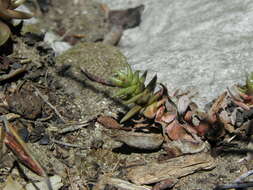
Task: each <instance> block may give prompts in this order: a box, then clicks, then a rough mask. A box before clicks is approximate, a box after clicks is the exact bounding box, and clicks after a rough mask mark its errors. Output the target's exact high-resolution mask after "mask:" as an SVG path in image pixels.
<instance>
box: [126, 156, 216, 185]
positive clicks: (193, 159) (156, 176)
mask: <svg viewBox="0 0 253 190" xmlns="http://www.w3.org/2000/svg"><path fill="white" fill-rule="evenodd" d="M214 167H215V162H214V159H213V158H212V157H211V156H210V154H208V153H199V154H194V155H185V156H182V157H177V158H173V159H170V160H168V161H166V162H164V163H157V162H153V163H150V164H147V165H145V166H137V167H134V168H130V169H128V171H127V178H128V179H129V180H130V181H132V182H133V183H135V184H138V185H142V184H152V183H157V182H160V181H162V180H165V179H172V180H173V179H174V180H177V179H178V178H180V177H183V176H186V175H189V174H192V173H195V172H197V171H200V170H210V169H213V168H214Z"/></svg>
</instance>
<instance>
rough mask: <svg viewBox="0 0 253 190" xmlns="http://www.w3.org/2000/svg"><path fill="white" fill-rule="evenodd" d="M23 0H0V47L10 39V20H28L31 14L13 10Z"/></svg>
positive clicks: (23, 0)
mask: <svg viewBox="0 0 253 190" xmlns="http://www.w3.org/2000/svg"><path fill="white" fill-rule="evenodd" d="M24 2H25V0H0V46H1V45H3V44H4V43H5V42H6V41H7V40H8V39H9V37H10V35H11V30H10V28H9V26H8V24H9V21H10V20H11V19H29V18H31V17H32V15H31V14H29V13H25V12H21V11H18V10H14V9H16V8H17V7H19V6H20V5H21V4H23V3H24Z"/></svg>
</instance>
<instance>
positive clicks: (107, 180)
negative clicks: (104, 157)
mask: <svg viewBox="0 0 253 190" xmlns="http://www.w3.org/2000/svg"><path fill="white" fill-rule="evenodd" d="M106 185H111V186H113V187H116V188H117V189H124V190H151V187H147V186H140V185H135V184H133V183H130V182H128V181H125V180H122V179H119V178H113V177H108V176H106V175H105V176H103V177H101V178H100V180H99V182H98V183H97V184H96V185H95V187H94V188H93V190H104V189H105V187H106Z"/></svg>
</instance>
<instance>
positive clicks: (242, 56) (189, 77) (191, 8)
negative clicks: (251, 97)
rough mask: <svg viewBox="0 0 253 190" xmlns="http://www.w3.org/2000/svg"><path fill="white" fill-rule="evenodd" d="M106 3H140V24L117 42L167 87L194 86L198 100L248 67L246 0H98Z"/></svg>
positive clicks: (250, 38)
mask: <svg viewBox="0 0 253 190" xmlns="http://www.w3.org/2000/svg"><path fill="white" fill-rule="evenodd" d="M100 1H102V2H104V3H108V5H109V6H110V8H112V9H119V8H122V9H123V8H128V7H135V6H137V5H139V4H144V5H145V10H144V13H143V17H142V23H141V25H140V27H138V28H135V29H131V30H127V31H125V32H124V34H123V37H122V39H121V42H120V47H121V48H122V50H123V52H124V54H125V55H126V56H127V58H128V60H129V63H130V64H132V65H134V68H135V69H141V70H145V69H148V70H149V71H150V73H151V75H150V77H151V76H152V75H154V74H155V73H157V74H158V78H159V79H160V81H161V82H163V83H166V84H167V86H168V88H169V89H170V92H171V91H175V89H177V88H180V89H196V90H197V91H198V92H199V95H198V97H196V99H197V101H198V104H201V105H202V106H203V104H205V103H207V102H209V101H211V99H213V98H215V97H216V96H217V95H219V94H220V93H221V92H222V91H224V90H225V88H226V87H227V86H230V85H232V84H234V83H238V82H243V81H244V80H245V72H249V71H253V64H252V61H253V54H252V53H251V52H252V47H253V46H252V43H253V33H252V32H253V27H252V26H253V9H252V7H253V2H252V1H250V0H231V1H228V0H227V1H225V0H219V1H218V0H214V1H209V0H194V1H187V0H177V1H175V0H160V1H155V0H118V1H113V0H100Z"/></svg>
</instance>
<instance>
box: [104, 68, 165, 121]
mask: <svg viewBox="0 0 253 190" xmlns="http://www.w3.org/2000/svg"><path fill="white" fill-rule="evenodd" d="M146 76H147V71H145V72H144V73H143V74H142V75H140V71H134V72H133V70H132V68H131V67H130V65H128V64H127V66H126V69H125V70H121V71H117V72H116V73H115V74H114V75H113V76H112V77H111V78H110V79H109V80H110V82H111V83H112V84H113V85H114V86H116V87H119V88H120V89H119V90H118V91H117V92H116V94H115V95H114V96H116V97H119V98H120V99H122V101H123V103H124V104H126V105H130V104H132V105H133V107H132V108H131V109H130V111H128V112H127V113H126V115H125V116H124V117H123V118H122V119H121V121H120V122H121V123H122V122H125V121H126V120H128V119H130V118H131V117H132V116H134V115H135V114H137V113H139V112H141V113H142V114H144V115H145V116H146V117H148V118H152V117H154V113H155V111H156V110H157V109H158V107H159V106H160V105H161V104H162V103H164V101H163V96H164V95H165V94H166V93H167V91H166V88H165V87H164V86H162V87H163V88H161V89H160V90H159V91H157V92H155V87H156V86H157V76H156V75H155V76H154V77H153V78H152V79H151V81H150V82H149V83H148V84H147V85H145V80H146Z"/></svg>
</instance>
